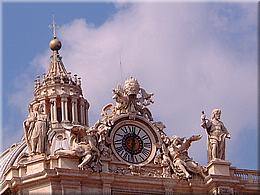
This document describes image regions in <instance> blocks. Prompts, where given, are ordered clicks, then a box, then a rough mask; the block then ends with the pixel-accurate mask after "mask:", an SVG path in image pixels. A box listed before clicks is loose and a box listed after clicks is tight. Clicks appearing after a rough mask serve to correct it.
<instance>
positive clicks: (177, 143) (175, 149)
mask: <svg viewBox="0 0 260 195" xmlns="http://www.w3.org/2000/svg"><path fill="white" fill-rule="evenodd" d="M201 137H202V136H201V135H193V136H191V137H190V138H180V137H177V136H174V137H173V138H172V139H171V144H170V145H169V147H168V150H169V154H170V157H171V159H172V160H173V164H174V167H175V173H176V174H177V175H178V176H181V175H182V174H184V176H185V178H186V179H190V178H192V176H191V174H190V173H195V174H199V175H200V176H202V177H203V178H205V177H206V175H205V174H204V172H205V171H206V168H204V167H203V166H201V165H199V164H198V163H197V162H195V161H194V160H193V159H192V158H190V157H189V155H188V149H189V148H190V146H191V143H192V142H194V141H198V140H200V139H201Z"/></svg>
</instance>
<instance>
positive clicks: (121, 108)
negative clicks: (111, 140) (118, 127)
mask: <svg viewBox="0 0 260 195" xmlns="http://www.w3.org/2000/svg"><path fill="white" fill-rule="evenodd" d="M113 94H114V95H113V97H112V98H113V99H114V100H115V104H112V103H110V104H107V105H106V106H104V107H103V109H102V112H101V119H100V120H101V122H102V123H103V124H106V125H108V126H112V125H113V124H112V123H113V119H114V118H116V117H117V116H119V115H121V114H129V116H131V117H132V118H135V115H139V116H143V117H145V118H147V119H148V120H149V121H153V117H152V113H151V112H150V110H149V109H148V108H147V106H149V105H150V104H152V103H154V101H153V100H152V96H153V93H147V92H146V91H145V89H143V88H141V87H140V85H139V83H138V81H137V80H136V79H135V78H133V77H130V78H129V79H127V80H126V81H125V83H124V85H123V86H121V85H117V87H116V88H115V89H113Z"/></svg>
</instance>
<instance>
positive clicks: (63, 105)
mask: <svg viewBox="0 0 260 195" xmlns="http://www.w3.org/2000/svg"><path fill="white" fill-rule="evenodd" d="M61 117H62V122H69V120H68V98H67V97H61Z"/></svg>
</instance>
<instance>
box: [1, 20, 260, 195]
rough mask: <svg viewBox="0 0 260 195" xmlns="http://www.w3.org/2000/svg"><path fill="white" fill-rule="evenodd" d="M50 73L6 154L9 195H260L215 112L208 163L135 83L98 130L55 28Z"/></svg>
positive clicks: (206, 122) (255, 174)
mask: <svg viewBox="0 0 260 195" xmlns="http://www.w3.org/2000/svg"><path fill="white" fill-rule="evenodd" d="M53 29H54V30H53V31H54V33H53V39H52V40H51V42H50V48H51V50H52V55H51V60H50V65H49V69H48V72H47V73H46V74H44V75H43V77H42V78H39V77H38V78H37V79H36V80H35V89H34V99H33V100H32V101H31V102H30V103H29V106H28V111H29V114H28V117H27V119H26V120H25V121H24V123H23V127H24V136H23V138H22V140H21V141H20V142H18V143H15V144H13V145H12V146H11V147H10V148H8V149H7V150H6V151H4V152H3V153H2V154H1V156H0V183H1V187H0V193H1V194H115V195H116V194H260V188H259V171H256V170H241V169H238V168H235V167H232V166H231V163H230V162H228V161H226V160H225V141H226V139H227V138H230V134H229V132H228V131H227V129H226V128H225V126H224V124H223V123H222V122H221V120H220V115H221V111H220V110H219V109H215V110H213V112H212V117H211V119H207V118H206V115H205V113H204V112H203V113H202V116H201V127H202V128H205V130H206V132H207V136H208V157H209V158H208V159H209V161H208V164H207V165H205V166H204V165H200V164H198V163H197V162H196V161H194V160H193V159H192V158H191V157H190V156H189V154H188V150H189V148H190V147H191V145H192V143H193V142H196V141H199V140H200V139H201V135H193V136H191V137H188V138H186V137H178V136H168V135H166V133H165V132H164V129H165V128H166V127H165V125H164V124H163V123H162V122H160V121H156V120H154V119H153V116H152V112H151V111H150V110H149V105H150V104H152V103H154V101H153V99H152V97H153V94H152V93H148V92H147V91H146V90H145V89H144V88H142V87H141V85H140V84H139V82H138V81H137V80H136V79H135V78H133V77H130V78H128V79H127V80H126V81H125V83H124V84H122V85H117V87H116V88H115V89H113V94H114V95H113V97H112V99H113V103H109V104H107V105H105V106H104V107H103V108H102V110H101V114H100V119H99V120H98V121H97V122H96V123H95V124H94V125H93V126H90V125H89V122H88V109H89V103H88V101H87V100H86V99H85V98H84V97H83V93H82V89H81V79H80V78H78V77H77V75H74V76H72V75H71V73H69V72H67V70H66V68H65V66H64V64H63V63H62V58H61V56H60V54H59V50H60V49H61V46H62V45H61V42H60V41H59V39H58V38H57V36H56V33H55V23H53Z"/></svg>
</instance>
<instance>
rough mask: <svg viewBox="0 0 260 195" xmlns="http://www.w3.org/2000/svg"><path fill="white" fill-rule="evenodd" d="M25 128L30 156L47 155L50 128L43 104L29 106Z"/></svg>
mask: <svg viewBox="0 0 260 195" xmlns="http://www.w3.org/2000/svg"><path fill="white" fill-rule="evenodd" d="M23 127H24V133H25V140H26V143H27V146H28V151H29V154H30V155H33V154H42V153H46V150H47V148H46V147H47V129H48V127H47V115H46V114H44V110H43V104H40V103H37V104H35V105H33V106H32V105H29V115H28V118H27V119H26V120H25V121H24V122H23Z"/></svg>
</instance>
